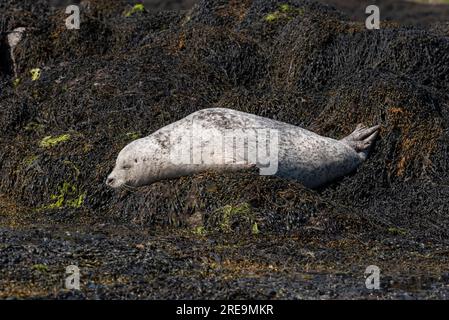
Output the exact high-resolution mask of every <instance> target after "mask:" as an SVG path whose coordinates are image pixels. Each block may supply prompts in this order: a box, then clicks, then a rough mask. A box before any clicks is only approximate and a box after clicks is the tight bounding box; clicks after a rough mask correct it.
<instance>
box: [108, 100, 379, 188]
mask: <svg viewBox="0 0 449 320" xmlns="http://www.w3.org/2000/svg"><path fill="white" fill-rule="evenodd" d="M379 128H380V126H378V125H377V126H374V127H370V128H368V127H365V126H363V125H358V126H357V127H356V129H355V131H354V132H353V133H351V134H350V135H349V136H347V137H345V138H344V139H342V140H335V139H332V138H328V137H323V136H320V135H318V134H316V133H313V132H311V131H308V130H306V129H303V128H301V127H298V126H294V125H291V124H288V123H283V122H280V121H276V120H272V119H268V118H264V117H260V116H257V115H253V114H249V113H244V112H240V111H236V110H232V109H223V108H211V109H203V110H200V111H197V112H195V113H193V114H191V115H189V116H187V117H185V118H183V119H181V120H179V121H177V122H174V123H172V124H170V125H168V126H166V127H163V128H162V129H160V130H158V131H156V132H154V133H153V134H151V135H149V136H148V137H145V138H142V139H138V140H135V141H133V142H131V143H130V144H128V145H127V146H126V147H125V148H123V150H121V151H120V153H119V155H118V157H117V160H116V164H115V167H114V169H113V171H112V172H111V174H110V175H109V176H108V178H107V180H106V184H107V185H108V186H110V187H112V188H120V187H139V186H144V185H149V184H152V183H154V182H156V181H160V180H165V179H173V178H179V177H182V176H188V175H193V174H198V173H201V172H204V171H209V170H219V171H234V170H241V169H243V168H248V167H253V166H255V167H258V168H259V169H260V172H261V174H264V175H276V176H278V177H281V178H287V179H293V180H296V181H298V182H300V183H302V184H303V185H304V186H306V187H309V188H317V187H320V186H322V185H325V184H327V183H329V182H331V181H334V180H335V179H337V178H340V177H343V176H345V175H347V174H349V173H351V172H353V171H354V170H356V169H357V167H358V166H359V165H360V164H361V163H363V162H364V161H365V160H366V159H367V156H368V154H369V151H370V149H371V147H372V145H373V143H374V141H375V139H376V138H377V136H378V133H379Z"/></svg>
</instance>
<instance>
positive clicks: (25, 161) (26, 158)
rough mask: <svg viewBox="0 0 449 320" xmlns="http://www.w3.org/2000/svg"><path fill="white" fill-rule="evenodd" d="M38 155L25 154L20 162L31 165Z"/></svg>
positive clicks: (27, 165) (26, 165)
mask: <svg viewBox="0 0 449 320" xmlns="http://www.w3.org/2000/svg"><path fill="white" fill-rule="evenodd" d="M38 158H39V157H38V156H37V155H35V154H33V155H31V156H27V157H25V158H24V159H23V161H22V163H23V165H24V166H25V167H26V168H28V167H30V166H31V165H33V163H34V162H35V161H36V160H37V159H38Z"/></svg>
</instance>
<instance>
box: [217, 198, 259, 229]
mask: <svg viewBox="0 0 449 320" xmlns="http://www.w3.org/2000/svg"><path fill="white" fill-rule="evenodd" d="M212 216H214V217H215V219H216V225H217V229H218V230H219V231H221V232H223V233H232V232H234V231H235V230H241V231H244V230H246V231H247V232H248V233H252V234H259V233H260V231H259V226H258V224H257V222H256V217H255V214H254V212H253V209H252V207H251V205H250V204H248V203H246V202H245V203H242V204H240V205H236V206H233V205H227V206H224V207H222V208H220V209H218V210H216V211H215V212H214V213H213V214H212Z"/></svg>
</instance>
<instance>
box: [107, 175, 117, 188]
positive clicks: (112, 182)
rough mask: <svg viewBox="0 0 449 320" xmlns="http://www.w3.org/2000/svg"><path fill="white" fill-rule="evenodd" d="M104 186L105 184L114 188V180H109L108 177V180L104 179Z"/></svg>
mask: <svg viewBox="0 0 449 320" xmlns="http://www.w3.org/2000/svg"><path fill="white" fill-rule="evenodd" d="M106 184H107V185H108V186H109V187H111V188H114V184H115V179H114V178H111V177H108V178H107V179H106Z"/></svg>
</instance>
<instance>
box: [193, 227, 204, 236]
mask: <svg viewBox="0 0 449 320" xmlns="http://www.w3.org/2000/svg"><path fill="white" fill-rule="evenodd" d="M192 232H193V234H195V235H197V236H205V235H206V234H207V231H206V228H204V226H198V227H195V228H194V229H193V230H192Z"/></svg>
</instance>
